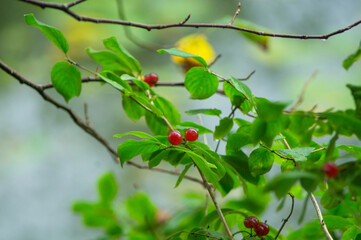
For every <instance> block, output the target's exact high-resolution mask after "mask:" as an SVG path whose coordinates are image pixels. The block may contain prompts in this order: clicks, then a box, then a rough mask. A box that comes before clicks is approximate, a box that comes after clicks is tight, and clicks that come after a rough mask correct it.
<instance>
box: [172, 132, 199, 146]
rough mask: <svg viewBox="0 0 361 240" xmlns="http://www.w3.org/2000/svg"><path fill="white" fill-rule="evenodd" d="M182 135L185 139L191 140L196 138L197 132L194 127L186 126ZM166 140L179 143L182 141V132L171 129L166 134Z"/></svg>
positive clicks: (173, 143) (175, 143)
mask: <svg viewBox="0 0 361 240" xmlns="http://www.w3.org/2000/svg"><path fill="white" fill-rule="evenodd" d="M184 137H185V139H186V140H187V141H190V142H193V141H195V140H197V139H198V132H197V130H196V129H194V128H188V129H187V130H186V131H185V133H184ZM168 141H169V142H170V143H171V144H172V145H179V144H181V143H182V141H183V136H182V133H181V132H180V131H178V130H173V131H171V132H170V133H169V135H168Z"/></svg>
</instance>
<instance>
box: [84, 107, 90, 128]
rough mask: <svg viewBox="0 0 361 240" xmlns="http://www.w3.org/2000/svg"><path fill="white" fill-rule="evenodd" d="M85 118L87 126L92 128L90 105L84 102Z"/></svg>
mask: <svg viewBox="0 0 361 240" xmlns="http://www.w3.org/2000/svg"><path fill="white" fill-rule="evenodd" d="M84 116H85V123H86V125H88V126H90V120H89V115H88V103H87V102H84Z"/></svg>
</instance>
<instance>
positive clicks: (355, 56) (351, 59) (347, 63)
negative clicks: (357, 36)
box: [342, 42, 361, 70]
mask: <svg viewBox="0 0 361 240" xmlns="http://www.w3.org/2000/svg"><path fill="white" fill-rule="evenodd" d="M360 56H361V42H360V45H359V48H358V49H357V50H356V52H354V53H353V54H351V55H350V56H348V57H347V58H346V59H345V60H344V61H343V64H342V66H343V67H344V68H345V69H346V70H348V69H349V68H350V67H351V66H352V64H353V63H354V62H356V61H357V60H358V59H359V58H360Z"/></svg>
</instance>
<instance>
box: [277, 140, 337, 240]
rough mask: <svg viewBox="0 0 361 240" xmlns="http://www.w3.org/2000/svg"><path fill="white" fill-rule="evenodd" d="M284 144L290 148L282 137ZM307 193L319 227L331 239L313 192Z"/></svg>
mask: <svg viewBox="0 0 361 240" xmlns="http://www.w3.org/2000/svg"><path fill="white" fill-rule="evenodd" d="M283 141H284V143H285V145H286V146H287V148H288V149H291V147H290V145H289V144H288V142H287V140H286V139H283ZM296 167H297V168H299V167H300V166H299V165H298V164H297V165H296ZM307 193H308V195H309V196H310V198H311V200H312V203H313V206H314V207H315V210H316V213H317V216H318V220H319V221H320V223H321V227H322V229H323V231H324V233H325V234H326V237H327V239H328V240H333V238H332V237H331V235H330V233H329V232H328V230H327V226H326V224H325V222H324V221H323V217H322V213H321V209H320V207H319V206H318V203H317V201H316V198H315V196H313V194H312V193H311V192H309V191H307Z"/></svg>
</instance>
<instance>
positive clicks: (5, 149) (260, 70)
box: [0, 0, 361, 240]
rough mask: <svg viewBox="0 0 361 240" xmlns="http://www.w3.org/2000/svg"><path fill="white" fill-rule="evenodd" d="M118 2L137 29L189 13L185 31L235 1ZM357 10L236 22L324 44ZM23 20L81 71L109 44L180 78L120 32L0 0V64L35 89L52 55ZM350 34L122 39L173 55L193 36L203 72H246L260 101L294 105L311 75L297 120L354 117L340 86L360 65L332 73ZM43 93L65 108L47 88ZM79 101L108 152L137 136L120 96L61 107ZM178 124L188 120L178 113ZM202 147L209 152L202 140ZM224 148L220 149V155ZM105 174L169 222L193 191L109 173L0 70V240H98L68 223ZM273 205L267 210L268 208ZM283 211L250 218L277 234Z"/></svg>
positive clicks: (357, 5)
mask: <svg viewBox="0 0 361 240" xmlns="http://www.w3.org/2000/svg"><path fill="white" fill-rule="evenodd" d="M54 2H59V3H65V2H67V1H62V0H59V1H54ZM123 4H124V11H125V13H126V15H127V18H128V19H129V20H132V21H137V22H142V23H172V22H180V21H182V20H183V19H184V18H185V17H186V16H187V15H188V14H191V15H192V17H191V19H190V22H214V23H216V22H217V23H228V22H229V21H230V19H231V17H232V15H233V13H234V12H235V10H236V8H237V4H238V1H233V0H228V1H221V0H197V1H194V0H183V1H174V0H173V1H169V0H155V1H150V0H124V1H123ZM360 9H361V2H360V1H356V0H354V1H343V0H334V1H329V0H318V1H314V0H302V1H299V0H298V1H297V0H272V1H270V0H243V1H242V9H241V13H240V15H239V16H238V18H242V19H246V20H249V21H251V22H254V23H256V24H258V25H260V26H263V27H265V28H266V29H269V31H271V32H277V33H294V34H325V33H329V32H331V31H334V30H337V29H339V28H343V27H344V26H347V25H349V24H351V23H353V22H356V21H358V20H359V19H360V18H361V14H360ZM73 10H74V11H76V12H78V13H80V14H85V15H88V16H93V17H103V18H113V19H117V18H118V12H117V5H116V1H115V0H103V1H96V0H88V1H86V2H84V3H82V4H81V5H79V6H76V7H74V9H73ZM26 13H34V14H35V17H36V18H38V19H39V20H40V21H42V22H45V23H47V24H49V25H52V26H55V27H58V28H59V29H60V30H61V31H63V33H64V35H65V37H66V38H67V39H68V41H69V45H70V51H69V55H70V56H71V57H72V58H73V59H74V60H76V61H78V62H80V63H81V64H83V65H86V66H88V67H89V68H91V69H95V68H96V65H95V64H94V63H93V62H92V61H91V59H90V58H89V57H88V56H87V55H86V53H85V49H86V48H87V47H92V48H94V49H103V47H102V40H103V39H104V38H107V37H110V36H116V37H117V38H118V39H119V41H120V42H121V43H122V44H123V45H124V46H125V47H126V48H127V49H128V50H129V51H130V52H131V53H132V54H133V55H134V56H135V57H136V58H137V59H138V60H139V61H140V62H141V64H142V66H143V70H144V73H149V72H156V73H157V74H158V75H159V76H160V81H182V80H183V79H184V75H183V73H182V71H181V69H180V68H179V67H177V66H175V65H174V64H173V63H172V62H171V61H170V57H169V56H167V55H160V54H158V53H157V52H155V51H150V50H147V49H143V48H140V47H138V46H137V45H135V44H134V43H132V42H131V41H129V40H128V39H127V38H126V37H125V35H124V31H123V28H122V27H121V26H111V25H100V24H99V25H97V24H92V23H79V22H77V21H76V20H74V19H72V18H70V17H69V16H66V15H65V14H63V13H61V12H59V11H55V10H50V9H46V10H42V9H40V8H36V7H33V6H31V5H29V4H26V3H22V2H20V1H13V0H1V1H0V43H1V44H0V59H1V60H2V61H4V62H5V63H7V64H8V65H10V66H11V67H13V68H14V69H15V70H16V71H18V72H19V73H20V74H22V75H24V76H26V77H27V78H28V79H30V80H32V81H34V82H36V83H47V82H49V81H50V70H51V67H52V65H53V64H54V63H55V62H57V61H60V60H63V55H62V54H61V52H60V51H59V50H58V49H57V48H55V47H54V46H52V44H51V43H50V41H48V40H47V39H46V38H45V37H44V36H43V35H42V33H41V32H40V31H39V30H38V29H36V28H34V27H30V26H27V25H26V24H25V22H24V17H23V15H24V14H26ZM360 29H361V28H360V27H357V28H355V29H352V30H350V31H347V32H345V33H344V34H341V35H338V36H334V37H332V38H330V39H329V40H327V41H322V40H293V39H271V40H270V43H269V49H268V51H264V50H262V49H261V48H260V47H259V46H257V45H255V44H253V43H251V42H250V41H248V40H247V39H245V38H244V37H242V36H241V35H240V34H239V33H237V32H235V31H231V30H219V29H218V30H216V29H190V28H187V29H186V28H184V29H182V28H177V29H169V30H162V31H158V30H154V31H151V32H148V31H146V30H141V29H132V32H133V34H134V36H135V37H136V38H137V39H138V40H139V41H141V42H144V43H148V44H150V43H151V44H159V45H162V46H164V47H170V46H172V45H173V44H174V42H175V41H177V40H178V39H179V38H181V37H183V36H185V35H187V34H190V33H196V32H202V33H204V34H206V35H207V37H208V39H209V41H210V42H211V44H212V45H213V46H214V48H215V50H216V52H217V54H222V57H221V58H220V59H219V60H218V61H217V63H216V64H215V65H214V67H213V70H214V71H216V72H217V73H219V74H221V75H224V76H229V75H232V76H235V77H245V76H247V75H248V74H249V73H250V72H252V71H253V70H256V73H255V74H254V75H253V76H252V78H251V79H250V80H249V81H248V82H247V83H248V85H249V87H250V88H251V89H252V91H253V93H254V95H256V96H260V97H266V98H269V99H271V100H278V101H288V102H290V103H294V102H295V101H296V100H297V98H298V96H299V93H300V92H301V89H302V86H303V84H304V83H305V81H306V80H307V79H308V78H309V77H310V76H311V75H312V74H313V73H314V72H315V71H316V70H318V71H319V74H318V75H317V77H316V78H315V79H314V81H313V82H312V83H311V84H310V86H309V88H308V90H307V92H306V94H305V99H304V102H303V104H302V105H301V107H300V108H301V109H305V110H307V109H311V108H312V107H313V106H314V105H315V104H317V105H318V110H320V111H321V110H325V109H328V108H330V107H335V108H336V109H346V108H352V107H353V102H352V98H351V95H350V93H349V90H348V89H347V88H346V87H345V85H346V83H353V84H359V83H360V76H361V67H360V63H355V65H354V66H353V67H351V68H350V69H349V70H348V71H346V70H345V69H343V68H342V61H343V60H344V59H345V58H346V57H347V56H348V55H349V54H351V53H353V52H354V51H355V50H356V49H357V48H358V45H359V41H360V38H361V30H360ZM155 90H156V91H157V92H159V93H160V94H161V95H163V96H164V97H166V98H167V99H169V100H170V101H171V102H172V103H173V104H174V105H175V106H177V107H178V108H179V110H180V112H181V113H184V111H185V110H188V109H194V108H201V107H203V108H207V107H211V108H213V107H216V108H220V109H222V110H223V113H224V115H227V114H228V113H229V111H230V103H229V102H228V101H227V99H226V98H224V97H222V96H219V95H215V96H213V97H211V98H210V99H207V100H205V101H199V100H190V99H189V94H188V93H187V92H186V91H185V90H184V89H183V88H161V87H158V88H156V89H155ZM49 92H51V94H52V95H53V96H54V98H56V99H58V100H59V101H61V102H64V100H63V99H62V98H61V97H60V96H59V95H58V94H57V93H56V92H55V91H54V90H49ZM84 101H86V102H87V103H88V105H89V116H90V120H91V123H92V125H93V126H94V127H95V128H96V129H98V130H99V132H101V133H102V134H103V135H104V136H105V137H106V139H107V140H109V142H110V143H111V144H112V146H114V147H116V146H117V144H119V143H120V140H119V139H114V138H113V137H112V136H113V134H116V133H123V132H126V131H132V130H143V131H147V129H146V126H145V122H144V120H143V119H142V120H140V121H139V122H133V121H131V120H129V119H128V118H127V116H126V114H125V113H124V111H123V110H122V107H121V96H120V95H119V94H118V93H117V91H115V90H114V89H112V88H111V87H109V86H100V85H99V84H97V83H94V84H84V85H83V90H82V94H81V96H80V97H79V98H74V99H72V100H71V101H70V103H69V106H71V107H72V108H73V109H75V110H76V111H77V112H78V113H79V115H82V113H83V103H84ZM239 116H241V115H239ZM182 120H183V121H185V120H189V121H197V119H196V118H195V117H190V116H187V115H185V114H183V115H182ZM203 121H204V123H205V125H206V126H207V127H209V128H214V126H215V124H217V119H216V118H212V117H204V118H203ZM207 138H208V141H209V142H211V145H212V147H214V146H215V143H212V136H211V135H208V136H207ZM320 141H322V140H320ZM344 141H347V142H352V141H355V139H344ZM356 144H358V145H360V144H359V143H357V142H356ZM223 147H224V146H222V145H221V148H220V152H222V151H223ZM137 161H139V159H138V160H137ZM164 167H168V166H166V165H164ZM274 168H277V167H274ZM109 170H110V171H112V172H113V173H114V174H115V175H116V177H117V179H118V183H119V185H120V194H119V199H120V200H121V199H125V198H127V197H129V196H131V195H133V194H134V193H135V192H136V191H138V190H141V191H144V192H146V193H148V194H150V196H151V198H152V200H153V201H154V203H155V204H156V205H157V206H158V207H160V208H162V209H165V210H167V211H169V212H173V211H174V210H175V209H177V208H180V207H181V201H180V200H179V199H180V198H181V196H182V194H184V193H185V192H191V191H198V192H199V191H200V190H201V189H200V187H199V186H194V185H193V184H189V182H186V181H184V182H183V184H182V185H181V186H180V187H179V188H178V189H174V188H173V186H174V184H175V182H176V177H174V176H167V175H164V174H160V173H156V172H152V171H144V170H138V169H134V168H132V167H130V166H126V167H124V168H120V166H119V165H116V164H115V163H113V161H112V159H111V157H110V156H109V154H108V153H107V151H106V150H105V149H104V148H103V147H102V146H101V145H100V144H98V143H97V142H96V141H95V140H93V139H92V138H91V137H90V136H89V135H87V134H86V133H84V132H83V131H82V130H81V129H79V128H78V127H77V126H76V125H74V124H73V122H72V120H71V119H70V118H69V117H68V116H67V115H66V114H65V113H64V112H62V111H60V110H58V109H56V108H55V107H53V106H52V105H50V104H48V103H46V102H44V101H43V100H42V98H41V97H40V96H39V95H38V94H37V93H36V92H35V91H34V90H32V89H30V88H28V87H26V86H23V85H20V84H19V83H18V82H17V81H16V80H15V79H13V78H11V77H10V76H8V75H6V74H5V73H3V72H1V71H0V183H1V184H0V202H1V204H0V233H1V237H0V238H1V239H7V240H17V239H28V240H32V239H34V240H35V239H36V240H41V239H54V240H57V239H59V240H60V239H79V240H80V239H91V238H94V237H96V236H98V235H99V234H98V232H97V231H90V230H88V229H86V228H85V227H84V226H83V225H82V223H81V220H80V218H79V216H76V215H75V214H74V213H73V212H72V211H71V205H72V203H73V202H74V201H76V200H79V199H95V198H96V188H95V184H96V181H97V179H98V178H99V176H101V175H102V174H103V173H104V172H106V171H109ZM273 170H274V171H277V170H278V169H273ZM240 195H241V191H239V192H237V191H235V193H234V194H232V195H231V196H229V198H237V197H240ZM274 204H275V205H274V206H276V205H277V202H275V203H274ZM301 205H302V202H301V201H296V207H298V209H297V210H296V211H295V213H294V216H297V215H299V213H300V208H301ZM308 209H309V211H308V212H307V215H306V219H310V218H315V214H314V212H313V209H312V206H310V207H309V208H308ZM288 211H289V210H288V206H287V205H286V207H285V208H284V209H283V210H282V211H281V212H278V213H276V212H275V208H274V207H271V208H270V209H269V210H267V211H266V213H265V214H264V215H263V216H262V217H261V218H262V219H268V221H269V223H270V224H272V225H275V226H279V225H280V222H281V219H282V218H284V216H286V215H287V214H288ZM291 220H292V221H291V223H290V224H289V225H288V226H287V228H288V229H297V228H299V227H300V226H298V225H297V223H296V222H297V221H296V220H297V217H293V218H291ZM286 231H287V230H286Z"/></svg>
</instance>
